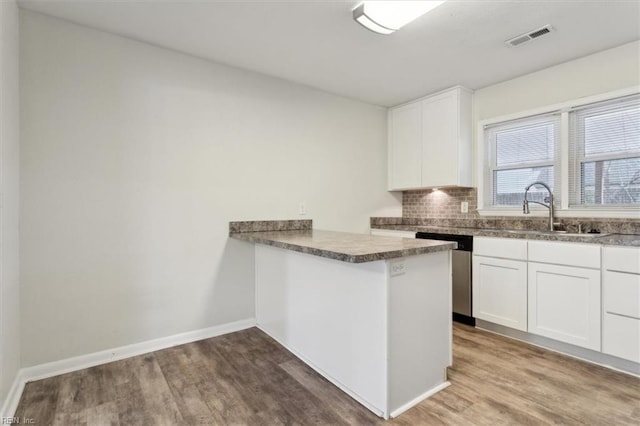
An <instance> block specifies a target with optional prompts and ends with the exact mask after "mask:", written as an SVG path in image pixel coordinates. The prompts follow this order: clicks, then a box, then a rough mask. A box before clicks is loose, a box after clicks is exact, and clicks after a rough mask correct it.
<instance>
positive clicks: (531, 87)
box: [474, 41, 640, 120]
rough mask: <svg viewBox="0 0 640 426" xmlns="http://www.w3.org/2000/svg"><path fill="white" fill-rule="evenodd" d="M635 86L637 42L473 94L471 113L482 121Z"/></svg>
mask: <svg viewBox="0 0 640 426" xmlns="http://www.w3.org/2000/svg"><path fill="white" fill-rule="evenodd" d="M523 48H526V46H525V47H523ZM638 84H640V41H635V42H632V43H627V44H623V45H622V46H618V47H616V48H613V49H609V50H605V51H602V52H599V53H595V54H593V55H589V56H585V57H583V58H579V59H575V60H573V61H569V62H565V63H563V64H560V65H556V66H554V67H550V68H545V69H543V70H541V71H537V72H534V73H531V74H527V75H524V76H522V77H518V78H515V79H513V80H508V81H504V82H502V83H498V84H494V85H493V86H488V87H485V88H482V89H479V90H476V92H475V94H474V113H475V118H476V120H485V119H489V118H494V117H498V116H502V115H507V114H511V113H517V112H521V111H527V110H530V109H535V108H539V107H544V106H547V105H553V104H557V103H561V102H566V101H570V100H573V99H578V98H582V97H586V96H591V95H597V94H601V93H606V92H611V91H614V90H618V89H625V88H627V87H631V86H633V85H638Z"/></svg>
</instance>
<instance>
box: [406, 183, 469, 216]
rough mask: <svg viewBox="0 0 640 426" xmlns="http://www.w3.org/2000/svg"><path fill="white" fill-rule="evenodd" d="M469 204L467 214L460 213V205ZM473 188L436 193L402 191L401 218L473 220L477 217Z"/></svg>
mask: <svg viewBox="0 0 640 426" xmlns="http://www.w3.org/2000/svg"><path fill="white" fill-rule="evenodd" d="M463 201H466V202H468V203H469V213H461V212H460V203H461V202H463ZM477 208H478V197H477V191H476V189H475V188H447V189H438V190H436V191H432V190H430V189H428V190H421V191H404V192H403V193H402V216H403V217H407V218H421V219H473V218H477V217H479V215H478V212H477V211H476V209H477Z"/></svg>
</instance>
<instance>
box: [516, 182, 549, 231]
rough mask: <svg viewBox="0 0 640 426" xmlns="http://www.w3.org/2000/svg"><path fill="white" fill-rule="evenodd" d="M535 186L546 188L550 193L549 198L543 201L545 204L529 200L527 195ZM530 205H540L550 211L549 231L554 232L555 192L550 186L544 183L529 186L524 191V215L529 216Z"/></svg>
mask: <svg viewBox="0 0 640 426" xmlns="http://www.w3.org/2000/svg"><path fill="white" fill-rule="evenodd" d="M534 185H540V186H544V187H545V189H546V190H547V191H549V196H548V197H546V198H545V199H544V200H543V201H544V203H541V202H539V201H533V200H531V201H529V200H527V193H528V192H529V190H530V189H531V187H532V186H534ZM529 203H536V204H540V205H541V206H545V207H546V208H548V209H549V231H551V232H553V231H554V229H553V192H551V188H549V186H547V184H546V183H544V182H533V183H532V184H530V185H529V186H527V187H526V188H525V189H524V201H523V202H522V213H524V214H529ZM545 203H548V204H545Z"/></svg>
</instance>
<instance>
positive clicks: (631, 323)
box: [602, 314, 640, 362]
mask: <svg viewBox="0 0 640 426" xmlns="http://www.w3.org/2000/svg"><path fill="white" fill-rule="evenodd" d="M603 321H604V324H603V327H602V329H603V330H602V352H604V353H606V354H609V355H613V356H617V357H619V358H624V359H628V360H629V361H634V362H640V320H637V319H633V318H627V317H621V316H619V315H615V314H604V318H603Z"/></svg>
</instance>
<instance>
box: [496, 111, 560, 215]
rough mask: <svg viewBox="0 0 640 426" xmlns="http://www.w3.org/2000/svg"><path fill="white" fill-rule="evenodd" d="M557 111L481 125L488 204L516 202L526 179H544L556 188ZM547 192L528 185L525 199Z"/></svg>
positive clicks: (519, 200)
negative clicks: (486, 151)
mask: <svg viewBox="0 0 640 426" xmlns="http://www.w3.org/2000/svg"><path fill="white" fill-rule="evenodd" d="M559 125H560V115H559V114H553V115H545V116H538V117H531V118H526V119H523V120H518V121H512V122H506V123H498V124H496V125H493V126H488V127H486V128H485V135H486V139H487V146H488V148H489V156H490V159H489V176H488V179H489V180H490V183H489V186H490V191H488V192H489V194H488V198H489V199H488V200H487V201H488V204H490V205H491V206H494V207H500V206H516V205H517V206H520V205H522V200H523V199H524V190H525V187H527V186H528V185H529V184H530V183H532V182H536V181H540V182H544V183H546V184H547V185H548V186H549V187H550V188H551V189H552V190H554V192H557V187H558V185H557V184H556V182H558V179H556V174H557V170H558V167H557V161H558V157H559V155H558V148H559V143H558V135H559ZM546 196H547V192H546V190H545V189H544V188H541V187H532V188H531V190H530V191H529V197H528V198H529V199H530V200H534V201H539V202H542V201H543V200H544V198H545V197H546Z"/></svg>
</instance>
